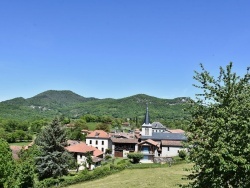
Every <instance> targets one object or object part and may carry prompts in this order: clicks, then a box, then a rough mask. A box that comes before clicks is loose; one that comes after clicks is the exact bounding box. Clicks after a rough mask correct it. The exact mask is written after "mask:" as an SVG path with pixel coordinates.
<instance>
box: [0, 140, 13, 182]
mask: <svg viewBox="0 0 250 188" xmlns="http://www.w3.org/2000/svg"><path fill="white" fill-rule="evenodd" d="M14 167H15V166H14V160H13V158H12V152H11V150H10V147H9V144H8V143H7V142H6V141H5V140H3V139H2V138H0V187H3V186H4V183H5V182H6V181H7V179H8V177H9V176H10V175H11V174H12V173H13V171H14Z"/></svg>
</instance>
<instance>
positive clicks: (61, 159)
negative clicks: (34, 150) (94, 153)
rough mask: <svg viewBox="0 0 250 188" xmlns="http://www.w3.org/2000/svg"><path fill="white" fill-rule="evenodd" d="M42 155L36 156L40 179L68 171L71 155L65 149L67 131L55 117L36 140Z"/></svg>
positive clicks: (60, 174) (64, 173)
mask: <svg viewBox="0 0 250 188" xmlns="http://www.w3.org/2000/svg"><path fill="white" fill-rule="evenodd" d="M35 143H36V144H37V145H38V146H39V150H40V155H39V156H38V157H37V158H36V168H37V172H38V176H39V179H45V178H50V177H54V178H56V177H58V176H62V175H66V174H67V173H68V161H70V159H71V156H70V155H69V153H68V152H67V151H66V150H65V149H64V146H66V145H67V140H66V132H65V130H64V129H63V128H62V127H61V125H60V124H59V121H58V119H54V120H53V122H52V123H51V125H49V126H47V127H46V128H44V129H43V130H42V132H41V133H40V134H39V135H38V137H37V138H36V140H35Z"/></svg>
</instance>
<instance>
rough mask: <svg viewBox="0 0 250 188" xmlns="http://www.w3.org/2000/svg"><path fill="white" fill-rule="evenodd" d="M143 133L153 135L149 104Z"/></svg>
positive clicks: (143, 134)
mask: <svg viewBox="0 0 250 188" xmlns="http://www.w3.org/2000/svg"><path fill="white" fill-rule="evenodd" d="M141 135H142V136H152V125H151V124H150V119H149V112H148V104H147V110H146V114H145V119H144V123H143V125H142V131H141Z"/></svg>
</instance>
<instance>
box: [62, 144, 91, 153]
mask: <svg viewBox="0 0 250 188" xmlns="http://www.w3.org/2000/svg"><path fill="white" fill-rule="evenodd" d="M65 149H66V150H68V151H69V152H74V153H87V152H90V151H94V149H93V148H92V147H90V146H88V145H87V144H85V143H84V142H80V143H78V144H74V145H71V146H68V147H66V148H65Z"/></svg>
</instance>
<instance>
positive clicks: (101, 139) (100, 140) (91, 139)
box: [86, 130, 112, 153]
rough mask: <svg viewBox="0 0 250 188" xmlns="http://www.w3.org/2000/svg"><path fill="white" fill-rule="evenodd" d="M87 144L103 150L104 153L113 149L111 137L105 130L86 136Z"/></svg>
mask: <svg viewBox="0 0 250 188" xmlns="http://www.w3.org/2000/svg"><path fill="white" fill-rule="evenodd" d="M86 144H87V145H89V146H93V147H95V148H97V149H99V150H101V151H102V152H103V153H105V152H106V150H107V149H111V147H112V143H111V139H110V135H109V134H108V133H106V132H105V131H103V130H95V131H93V132H91V133H89V134H88V135H87V136H86Z"/></svg>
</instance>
